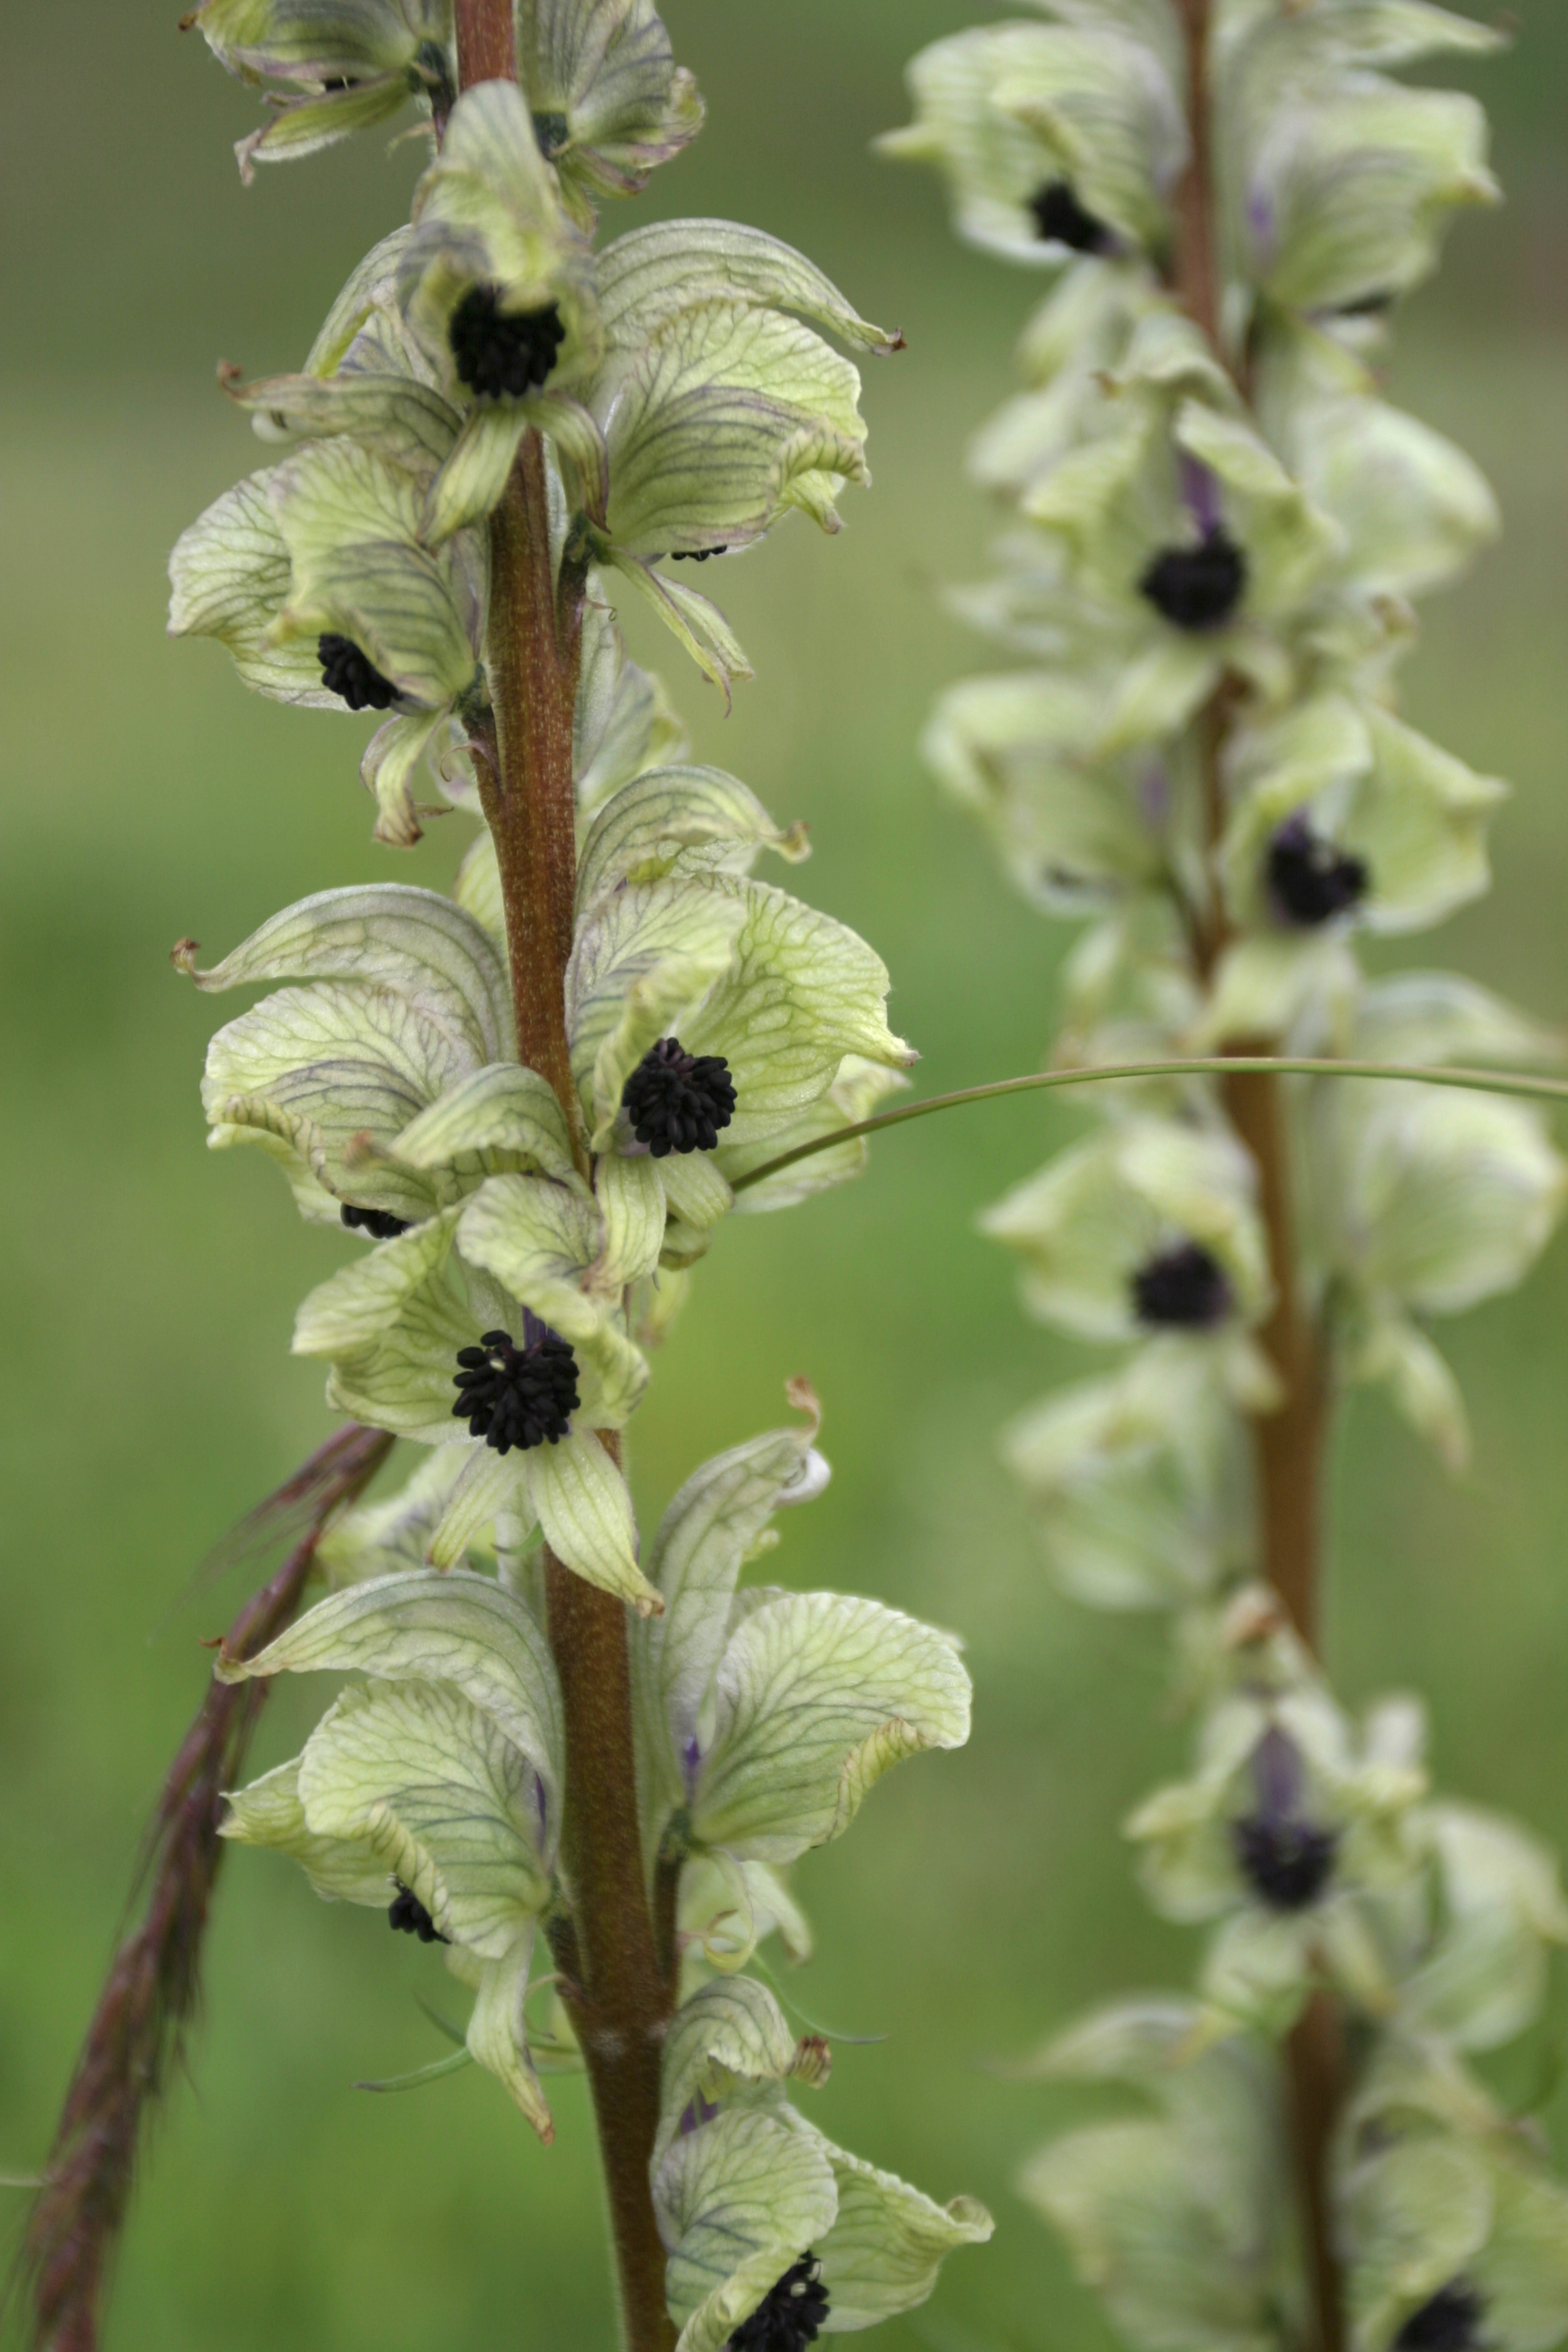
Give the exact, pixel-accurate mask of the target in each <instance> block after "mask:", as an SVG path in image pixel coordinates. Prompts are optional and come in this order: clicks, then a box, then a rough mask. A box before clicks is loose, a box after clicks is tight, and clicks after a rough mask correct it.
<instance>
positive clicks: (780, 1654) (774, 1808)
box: [633, 1384, 969, 1869]
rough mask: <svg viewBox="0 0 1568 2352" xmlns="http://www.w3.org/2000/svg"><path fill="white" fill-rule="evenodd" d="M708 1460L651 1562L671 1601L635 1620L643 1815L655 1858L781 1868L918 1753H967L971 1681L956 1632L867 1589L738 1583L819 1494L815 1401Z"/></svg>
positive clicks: (664, 1526)
mask: <svg viewBox="0 0 1568 2352" xmlns="http://www.w3.org/2000/svg"><path fill="white" fill-rule="evenodd" d="M791 1402H793V1403H794V1404H795V1406H796V1407H797V1409H798V1410H801V1411H803V1412H805V1413H806V1414H807V1416H808V1419H807V1424H806V1426H805V1429H800V1430H795V1429H784V1430H775V1431H771V1432H770V1433H768V1434H767V1435H766V1436H764V1437H760V1438H753V1439H752V1441H751V1442H750V1444H745V1445H741V1446H737V1447H735V1448H734V1449H733V1450H732V1451H731V1453H729V1454H719V1455H717V1456H715V1458H714V1459H713V1460H712V1461H710V1462H708V1463H705V1464H704V1465H703V1466H702V1468H701V1469H700V1470H699V1471H697V1472H696V1473H694V1475H692V1476H691V1477H690V1478H689V1479H688V1481H687V1483H686V1485H685V1486H683V1487H682V1488H681V1490H680V1492H679V1494H678V1495H677V1496H676V1497H675V1499H674V1501H673V1502H672V1503H671V1504H670V1506H669V1508H668V1511H667V1512H666V1513H665V1515H664V1517H663V1519H662V1520H661V1522H660V1524H659V1529H658V1535H657V1537H656V1538H655V1540H654V1545H653V1549H652V1552H651V1554H650V1557H649V1561H648V1574H649V1579H650V1581H651V1582H652V1583H653V1584H654V1585H655V1587H656V1588H657V1590H658V1593H659V1596H660V1598H661V1600H662V1601H663V1604H664V1606H663V1613H662V1615H661V1616H659V1617H658V1618H657V1619H654V1620H651V1621H649V1622H645V1623H644V1624H642V1625H640V1626H637V1627H635V1628H634V1629H633V1675H634V1693H635V1700H636V1708H637V1739H638V1756H639V1778H640V1782H641V1786H642V1790H643V1802H642V1818H643V1825H644V1834H645V1839H646V1840H647V1852H648V1856H649V1862H650V1866H651V1863H652V1860H653V1857H654V1855H655V1854H657V1853H658V1850H659V1848H660V1846H661V1844H662V1843H663V1841H664V1839H665V1837H666V1833H667V1832H668V1831H669V1830H670V1829H671V1826H672V1824H674V1825H675V1828H676V1831H677V1832H678V1835H679V1851H680V1852H681V1853H687V1854H700V1853H704V1852H709V1851H712V1852H722V1853H725V1854H726V1855H727V1856H729V1857H730V1858H731V1860H732V1861H733V1862H737V1863H742V1864H743V1863H746V1862H749V1861H752V1862H759V1863H762V1864H765V1865H766V1866H767V1867H768V1868H770V1869H773V1868H775V1867H777V1866H778V1865H780V1864H787V1863H790V1862H793V1861H794V1860H795V1858H796V1857H797V1856H798V1855H800V1854H802V1853H805V1852H806V1851H807V1850H808V1849H809V1848H810V1847H812V1846H816V1845H821V1844H824V1843H826V1842H827V1841H828V1840H829V1839H831V1838H836V1837H838V1836H841V1835H842V1834H843V1832H844V1831H845V1830H846V1829H847V1827H848V1826H849V1823H850V1822H851V1821H852V1820H853V1818H854V1816H855V1814H856V1813H857V1811H858V1810H859V1807H860V1805H861V1803H862V1802H863V1801H864V1800H865V1798H866V1796H867V1795H868V1793H869V1791H870V1790H871V1789H872V1788H873V1786H874V1785H875V1783H876V1782H877V1781H878V1780H879V1779H880V1778H881V1775H882V1774H883V1773H884V1772H885V1771H887V1770H888V1769H889V1767H890V1766H891V1765H893V1764H896V1763H898V1762H899V1761H900V1759H902V1758H904V1757H906V1756H910V1755H913V1754H915V1753H917V1752H918V1751H919V1750H920V1749H921V1748H957V1747H962V1746H963V1742H964V1740H965V1739H966V1738H968V1734H969V1677H968V1675H966V1674H965V1672H964V1670H963V1664H962V1663H961V1662H960V1659H959V1657H958V1654H957V1653H956V1651H955V1650H954V1649H953V1646H952V1643H951V1642H950V1641H949V1640H948V1639H947V1638H946V1637H945V1636H943V1635H942V1634H940V1633H933V1632H932V1631H931V1628H930V1627H928V1626H924V1625H920V1624H917V1623H916V1622H914V1621H913V1620H912V1619H910V1618H908V1617H904V1616H900V1614H899V1613H898V1612H896V1611H893V1610H889V1609H885V1608H882V1607H881V1606H880V1605H879V1603H877V1602H875V1601H858V1600H850V1599H847V1598H845V1597H843V1596H841V1595H839V1594H837V1593H830V1592H814V1593H798V1592H777V1591H766V1590H761V1591H748V1592H745V1593H743V1594H737V1591H736V1587H737V1582H738V1580H739V1577H740V1573H741V1570H742V1566H743V1565H744V1563H745V1562H746V1560H747V1559H751V1558H752V1557H754V1556H755V1555H756V1554H757V1552H759V1551H760V1550H762V1549H764V1548H765V1542H766V1538H767V1535H768V1531H769V1525H770V1522H771V1520H772V1517H773V1513H774V1512H775V1511H776V1510H777V1509H778V1508H779V1507H780V1506H781V1505H782V1504H784V1503H789V1502H803V1501H806V1500H809V1499H810V1498H811V1496H814V1495H816V1494H818V1493H820V1491H821V1489H822V1487H823V1486H825V1485H826V1478H827V1468H826V1463H824V1462H823V1461H822V1459H821V1456H820V1455H819V1454H816V1451H815V1449H814V1446H813V1442H812V1441H813V1439H814V1438H815V1435H816V1426H817V1413H818V1408H817V1405H816V1399H815V1397H813V1396H812V1394H811V1392H810V1391H809V1389H807V1388H805V1386H804V1385H803V1384H802V1385H797V1386H795V1388H793V1389H792V1391H791Z"/></svg>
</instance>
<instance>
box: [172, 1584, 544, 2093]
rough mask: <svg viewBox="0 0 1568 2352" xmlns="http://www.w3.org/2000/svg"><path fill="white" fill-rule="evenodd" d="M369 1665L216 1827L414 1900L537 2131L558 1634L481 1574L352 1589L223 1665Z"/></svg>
mask: <svg viewBox="0 0 1568 2352" xmlns="http://www.w3.org/2000/svg"><path fill="white" fill-rule="evenodd" d="M286 1671H287V1672H293V1673H318V1672H323V1671H331V1672H337V1673H349V1674H354V1675H363V1676H364V1677H365V1678H366V1679H365V1681H363V1682H356V1683H353V1684H351V1685H349V1686H348V1687H347V1688H346V1689H345V1690H344V1691H343V1692H342V1695H341V1696H340V1697H339V1698H338V1699H337V1700H336V1702H335V1703H334V1705H333V1706H331V1708H329V1710H328V1712H327V1714H326V1716H325V1717H323V1718H322V1720H321V1723H320V1724H319V1725H318V1727H317V1728H316V1730H315V1731H314V1732H313V1733H312V1734H311V1736H310V1739H309V1740H308V1741H307V1743H306V1746H305V1748H304V1752H303V1753H302V1754H301V1755H300V1756H299V1757H298V1758H296V1759H294V1761H293V1762H292V1763H289V1764H285V1765H281V1766H279V1768H278V1769H277V1770H276V1771H273V1772H270V1773H268V1774H267V1775H266V1776H265V1777H264V1778H263V1779H262V1780H258V1781H256V1782H254V1783H253V1784H252V1785H251V1786H250V1787H249V1788H248V1789H245V1790H240V1791H238V1792H237V1794H236V1795H234V1796H233V1797H232V1798H231V1799H230V1809H229V1812H228V1815H227V1817H226V1821H225V1822H224V1824H223V1834H224V1835H225V1836H227V1837H232V1838H235V1839H237V1840H238V1841H239V1842H240V1843H246V1844H251V1845H267V1846H273V1847H276V1848H278V1849H279V1850H280V1851H281V1852H283V1853H289V1854H291V1855H292V1856H293V1858H294V1859H295V1860H296V1861H297V1862H299V1863H300V1864H302V1865H303V1866H304V1868H305V1870H306V1871H307V1873H308V1874H309V1875H310V1879H311V1881H312V1883H313V1884H314V1885H315V1886H316V1887H317V1889H318V1891H319V1892H320V1893H321V1894H323V1895H328V1896H330V1897H336V1898H339V1899H343V1900H347V1901H350V1902H356V1903H363V1904H365V1905H367V1906H374V1907H375V1908H377V1909H381V1910H389V1909H391V1908H392V1907H393V1906H395V1902H396V1901H397V1900H399V1899H400V1896H406V1897H411V1898H412V1899H413V1902H414V1903H415V1904H416V1905H417V1906H419V1909H420V1913H421V1914H422V1916H424V1917H425V1918H426V1919H427V1920H428V1921H429V1923H430V1926H431V1928H432V1929H433V1931H434V1933H435V1935H436V1936H437V1937H439V1938H440V1939H441V1940H442V1941H443V1942H444V1943H446V1945H447V1948H448V1949H447V1962H448V1965H449V1966H451V1967H452V1968H453V1969H454V1972H455V1973H456V1974H458V1976H459V1977H460V1978H461V1979H462V1980H463V1981H464V1982H465V1983H467V1984H468V1985H470V1986H472V1988H473V1989H474V1990H475V1992H476V1995H477V1999H476V2001H475V2005H474V2011H473V2016H472V2019H471V2021H470V2022H469V2027H468V2047H469V2049H470V2051H471V2052H472V2053H473V2055H474V2057H475V2058H476V2059H477V2060H478V2061H479V2064H480V2065H481V2066H484V2067H485V2068H486V2069H487V2071H488V2072H489V2073H490V2074H494V2075H495V2076H496V2077H497V2078H498V2080H499V2081H500V2082H501V2083H502V2084H504V2085H505V2087H506V2089H507V2090H508V2091H509V2092H510V2095H511V2096H512V2098H513V2099H514V2100H515V2101H516V2102H517V2104H518V2105H519V2106H520V2107H521V2109H522V2111H523V2113H524V2114H525V2115H526V2116H528V2118H529V2120H530V2122H531V2124H532V2125H533V2126H534V2128H535V2129H536V2130H537V2131H538V2132H539V2134H540V2136H541V2137H542V2138H544V2139H548V2138H549V2137H551V2132H552V2126H551V2121H550V2111H549V2108H548V2106H547V2105H546V2104H545V2101H544V2096H543V2094H542V2091H541V2089H540V2086H539V2081H538V2076H537V2074H536V2072H535V2069H534V2066H533V2062H532V2059H531V2055H530V2053H529V2048H528V2039H527V2032H526V2029H525V2023H524V2015H523V2002H524V1997H525V1995H526V1991H527V1986H528V1972H529V1964H530V1959H531V1952H532V1946H533V1938H534V1935H535V1931H536V1928H537V1926H538V1923H539V1921H540V1919H541V1918H542V1916H544V1914H545V1913H546V1911H547V1910H548V1909H549V1907H550V1906H551V1904H552V1900H553V1893H552V1874H553V1861H554V1853H555V1844H556V1840H557V1837H558V1834H559V1806H560V1787H561V1774H562V1754H563V1748H562V1741H563V1732H562V1716H561V1696H560V1689H559V1685H558V1683H557V1680H556V1675H555V1668H554V1664H553V1661H552V1658H551V1655H550V1650H549V1644H548V1643H547V1642H546V1641H545V1639H544V1636H543V1634H542V1632H541V1631H540V1629H539V1627H538V1625H537V1624H536V1623H535V1622H534V1620H533V1618H532V1616H531V1613H530V1612H529V1611H528V1610H527V1609H525V1608H524V1607H523V1606H522V1604H521V1601H516V1600H514V1599H513V1598H512V1596H511V1595H510V1593H507V1592H505V1591H502V1590H501V1589H500V1587H499V1586H498V1585H496V1584H495V1583H493V1582H492V1581H491V1580H489V1579H488V1578H482V1577H475V1576H468V1575H463V1574H458V1575H454V1576H447V1577H441V1576H430V1575H420V1574H416V1575H401V1576H391V1577H384V1578H380V1579H377V1580H373V1581H371V1582H368V1583H360V1584H355V1585H353V1586H351V1587H350V1588H349V1589H348V1590H347V1591H342V1592H339V1593H334V1594H332V1595H331V1597H330V1598H329V1599H327V1600H326V1601H321V1603H319V1604H318V1606H317V1607H316V1608H314V1609H312V1610H310V1612H308V1613H307V1614H306V1615H305V1616H304V1617H302V1618H300V1620H299V1622H297V1623H296V1624H294V1625H293V1626H291V1627H290V1628H289V1631H288V1632H287V1633H284V1634H282V1635H281V1636H280V1637H279V1640H278V1641H276V1642H274V1643H272V1644H271V1645H270V1646H269V1647H268V1648H267V1649H266V1650H264V1651H262V1652H261V1653H260V1654H258V1656H257V1657H255V1658H250V1659H245V1660H230V1659H227V1658H220V1660H219V1663H218V1668H217V1672H218V1675H219V1679H220V1680H222V1681H226V1682H239V1681H243V1680H246V1679H247V1678H251V1677H256V1676H262V1677H265V1676H268V1675H274V1674H279V1673H283V1672H286Z"/></svg>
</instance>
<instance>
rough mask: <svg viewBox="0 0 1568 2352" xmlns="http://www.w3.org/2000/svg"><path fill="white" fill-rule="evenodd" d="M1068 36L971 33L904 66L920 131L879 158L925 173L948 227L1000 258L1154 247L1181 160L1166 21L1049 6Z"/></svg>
mask: <svg viewBox="0 0 1568 2352" xmlns="http://www.w3.org/2000/svg"><path fill="white" fill-rule="evenodd" d="M1045 13H1047V14H1050V15H1054V16H1065V17H1067V18H1068V19H1069V22H1068V24H1067V25H1065V26H1043V25H987V26H973V27H972V28H971V29H970V30H968V31H966V32H962V33H957V34H954V35H952V37H950V38H948V39H946V40H942V41H934V42H932V44H931V47H929V48H926V49H922V50H921V53H920V55H919V56H918V57H917V58H915V59H914V60H913V61H912V63H911V64H910V67H909V68H908V71H907V79H908V81H909V86H910V96H911V97H912V99H913V100H914V106H915V120H914V121H913V122H912V123H911V124H910V126H909V127H908V128H907V129H906V130H902V131H887V132H885V133H884V134H883V136H882V137H881V138H880V139H879V140H878V142H877V146H878V148H879V152H881V153H882V154H884V155H891V156H895V157H899V158H902V159H907V160H908V161H910V162H914V163H931V164H934V165H935V166H936V167H937V169H938V170H939V171H940V172H941V173H942V176H943V177H944V179H945V180H946V181H947V183H948V186H949V190H950V193H951V196H952V205H953V218H954V226H956V228H957V230H958V232H959V234H960V236H964V237H967V238H968V239H969V241H970V242H971V243H972V244H973V245H978V246H981V247H984V248H985V249H987V250H989V251H991V252H995V253H1000V254H1002V255H1004V256H1005V257H1006V258H1007V259H1009V260H1014V261H1023V262H1026V263H1031V264H1035V265H1037V266H1040V265H1043V266H1047V267H1050V266H1053V265H1054V266H1056V267H1058V268H1059V267H1060V266H1061V265H1062V263H1063V262H1064V261H1067V260H1069V259H1070V257H1072V255H1073V254H1074V253H1083V252H1087V253H1091V254H1093V253H1104V252H1108V251H1109V252H1118V251H1120V252H1123V253H1135V252H1138V251H1141V250H1142V251H1148V250H1154V251H1158V250H1159V249H1161V248H1163V246H1164V243H1165V240H1166V235H1167V228H1168V219H1169V212H1168V207H1169V204H1170V200H1171V197H1172V196H1173V194H1174V191H1175V186H1176V183H1177V181H1178V180H1179V179H1180V177H1181V174H1182V171H1183V169H1184V165H1185V163H1186V160H1187V132H1186V124H1185V119H1184V112H1183V108H1182V101H1181V97H1180V65H1179V59H1180V47H1179V36H1178V34H1177V30H1176V26H1175V25H1174V23H1173V20H1172V18H1171V17H1170V16H1169V14H1168V12H1167V11H1166V10H1164V9H1163V7H1162V6H1160V5H1156V0H1148V5H1137V0H1134V5H1122V6H1118V7H1117V8H1115V9H1114V10H1109V11H1108V10H1106V9H1104V8H1099V9H1092V8H1089V7H1087V6H1082V5H1072V0H1065V5H1051V6H1049V7H1048V8H1047V9H1046V10H1045Z"/></svg>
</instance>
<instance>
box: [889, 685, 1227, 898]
mask: <svg viewBox="0 0 1568 2352" xmlns="http://www.w3.org/2000/svg"><path fill="white" fill-rule="evenodd" d="M1106 691H1107V689H1106V688H1105V686H1104V685H1103V684H1102V683H1099V682H1096V681H1095V680H1093V679H1091V678H1081V679H1080V678H1077V677H1068V676H1067V675H1066V674H1065V673H1062V672H1059V671H1019V670H1013V671H1008V672H1006V673H1005V674H1004V675H1002V676H1000V677H974V678H965V679H963V681H962V682H961V683H960V684H959V685H957V686H954V687H950V688H948V689H947V691H946V692H945V693H944V694H943V695H942V697H941V698H940V699H939V700H938V702H937V705H936V708H935V709H934V711H933V712H932V714H931V720H930V723H929V725H928V726H927V729H926V732H925V737H924V740H923V741H922V744H921V750H922V751H923V754H924V757H925V761H926V765H927V766H928V767H929V768H930V769H931V771H932V772H933V773H934V774H935V776H936V777H937V779H938V781H939V782H941V783H942V784H943V785H944V786H945V787H946V789H947V791H948V792H949V793H951V795H952V798H953V799H954V800H955V801H957V802H958V803H960V804H961V805H962V806H963V807H965V808H968V809H969V810H971V811H972V813H973V814H974V815H976V816H977V817H979V819H980V821H981V823H982V824H984V827H985V829H986V832H987V833H988V834H989V835H990V836H991V839H992V842H993V845H994V847H995V849H996V852H997V855H998V856H999V858H1000V861H1001V864H1002V866H1003V869H1004V871H1005V873H1006V875H1007V877H1008V878H1009V880H1010V881H1011V882H1012V883H1013V884H1014V886H1015V887H1016V889H1017V890H1019V892H1020V893H1021V894H1022V895H1023V897H1024V898H1026V899H1027V900H1028V901H1029V903H1030V904H1031V905H1032V906H1035V907H1037V908H1040V910H1041V911H1042V912H1043V913H1045V914H1049V915H1065V916H1083V915H1086V914H1090V915H1093V914H1103V913H1105V912H1106V911H1107V910H1108V909H1110V908H1116V907H1118V906H1121V905H1123V904H1125V903H1126V902H1127V901H1128V900H1129V899H1130V898H1135V897H1139V896H1142V895H1146V894H1149V893H1152V892H1160V891H1168V890H1169V889H1170V888H1171V887H1173V883H1174V882H1175V881H1176V879H1177V877H1180V881H1181V885H1182V887H1183V888H1184V895H1185V896H1186V897H1187V898H1189V899H1194V900H1196V901H1198V902H1199V903H1201V902H1202V900H1203V899H1204V898H1205V896H1206V895H1207V885H1206V878H1205V870H1204V860H1203V856H1202V853H1201V850H1200V847H1199V833H1198V811H1199V807H1200V802H1199V799H1198V785H1199V778H1198V775H1197V766H1196V761H1195V759H1194V748H1193V744H1192V741H1191V739H1190V737H1188V736H1179V737H1177V738H1176V740H1174V741H1173V742H1170V743H1160V744H1156V743H1142V744H1138V745H1135V746H1132V747H1130V748H1128V749H1127V750H1125V751H1121V752H1119V753H1117V754H1114V755H1112V756H1111V757H1110V758H1107V757H1105V756H1103V755H1102V753H1101V751H1100V736H1101V733H1102V730H1103V725H1104V712H1105V697H1106Z"/></svg>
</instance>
